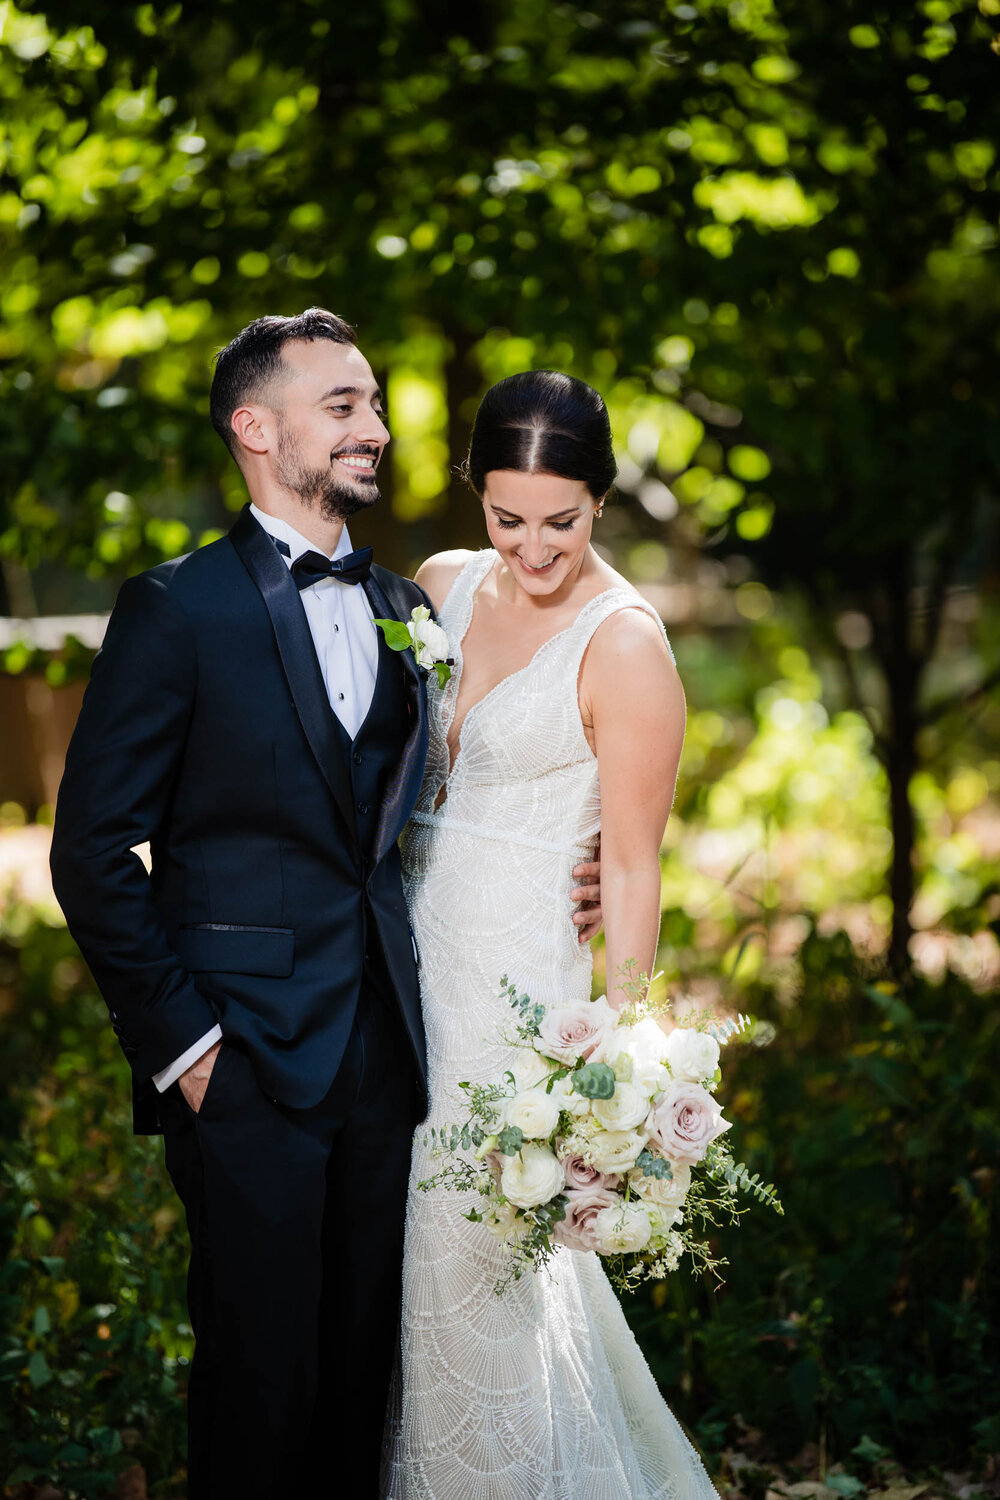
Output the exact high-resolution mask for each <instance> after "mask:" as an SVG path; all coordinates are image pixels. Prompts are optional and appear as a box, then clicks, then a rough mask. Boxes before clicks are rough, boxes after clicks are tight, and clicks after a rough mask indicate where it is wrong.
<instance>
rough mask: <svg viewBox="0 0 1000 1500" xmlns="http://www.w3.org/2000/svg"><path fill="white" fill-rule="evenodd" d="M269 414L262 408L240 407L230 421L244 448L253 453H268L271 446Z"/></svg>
mask: <svg viewBox="0 0 1000 1500" xmlns="http://www.w3.org/2000/svg"><path fill="white" fill-rule="evenodd" d="M267 415H268V414H267V413H266V412H265V411H264V408H263V407H260V406H238V407H237V408H236V410H235V411H234V412H233V414H232V416H231V417H230V419H229V422H230V426H231V427H232V429H233V432H234V433H235V434H236V437H237V439H238V441H239V443H240V446H241V447H242V448H247V449H249V451H250V452H251V453H266V452H267V451H268V449H269V448H270V446H271V443H270V437H269V434H268V431H267V428H268V422H267Z"/></svg>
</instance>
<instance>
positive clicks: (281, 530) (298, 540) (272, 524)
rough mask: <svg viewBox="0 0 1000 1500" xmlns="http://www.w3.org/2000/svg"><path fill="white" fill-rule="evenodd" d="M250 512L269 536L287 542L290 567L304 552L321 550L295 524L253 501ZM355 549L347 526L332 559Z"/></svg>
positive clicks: (287, 561)
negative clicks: (270, 512)
mask: <svg viewBox="0 0 1000 1500" xmlns="http://www.w3.org/2000/svg"><path fill="white" fill-rule="evenodd" d="M250 514H251V515H252V516H253V518H254V520H255V521H256V522H257V523H258V525H260V526H262V527H263V528H264V530H265V531H266V532H267V534H268V535H269V536H273V537H276V538H277V540H278V541H279V542H284V543H285V545H286V546H287V548H288V551H289V556H288V557H286V558H285V561H286V563H287V564H288V566H289V567H291V566H292V563H293V562H294V561H295V559H296V558H297V557H301V556H302V554H303V553H304V552H318V551H319V550H320V549H319V548H318V547H317V546H315V544H314V543H313V542H307V541H306V539H305V537H304V536H303V535H302V533H301V532H299V531H296V530H295V527H294V526H289V524H288V522H287V521H283V520H282V519H281V517H280V516H271V515H268V513H267V511H265V510H258V509H257V507H256V505H254V504H253V502H252V501H251V503H250ZM353 550H354V548H353V547H352V546H351V538H350V537H349V536H348V534H347V527H346V526H345V527H344V529H343V531H342V532H341V533H340V541H339V542H338V543H337V546H336V549H335V551H334V553H333V556H332V557H331V559H330V560H331V562H335V561H336V559H337V558H338V557H346V556H347V554H348V553H349V552H353ZM324 555H325V554H324Z"/></svg>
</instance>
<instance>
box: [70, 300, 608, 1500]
mask: <svg viewBox="0 0 1000 1500" xmlns="http://www.w3.org/2000/svg"><path fill="white" fill-rule="evenodd" d="M211 416H212V423H213V426H214V427H215V429H216V431H217V432H218V433H219V435H220V436H221V437H222V439H223V441H224V442H225V443H226V444H227V446H228V448H229V450H230V452H231V453H232V455H233V457H234V459H235V460H236V462H237V464H238V465H239V467H240V469H241V471H242V473H243V476H244V479H245V480H246V484H247V488H248V490H249V493H250V497H251V501H252V503H251V504H250V505H249V506H248V507H247V508H246V509H245V510H244V511H243V512H242V514H241V515H240V517H239V519H238V520H237V522H236V524H235V526H234V527H233V529H232V531H231V532H230V534H229V536H228V537H226V538H224V539H223V540H221V541H218V542H215V543H213V544H212V545H210V546H208V547H205V548H203V549H202V550H200V551H198V552H195V553H192V554H191V555H190V556H188V557H183V558H178V559H176V560H175V561H173V562H169V563H164V564H163V565H162V566H160V567H158V568H154V569H153V570H152V571H151V572H149V573H145V574H142V575H141V576H139V577H136V578H132V579H130V580H129V581H128V582H127V583H126V584H125V585H124V587H123V588H122V590H121V593H120V594H119V597H118V602H117V604H116V607H115V610H114V613H113V615H112V617H111V622H110V624H109V626H108V632H107V636H106V638H105V642H104V646H103V648H102V650H101V652H100V654H99V656H98V658H97V660H96V661H95V663H94V672H93V677H92V680H91V684H90V687H89V688H88V691H87V694H86V697H85V700H84V704H83V709H82V711H81V714H80V719H79V723H78V725H77V729H76V732H75V734H74V736H73V741H72V744H71V745H70V749H69V754H68V757H67V763H66V774H65V778H64V780H63V784H62V788H61V791H60V795H59V804H58V811H57V815H56V824H55V831H54V837H53V846H52V873H53V881H54V885H55V889H56V894H57V895H58V898H59V901H60V903H61V904H62V907H63V910H64V911H65V913H66V917H67V920H68V922H69V926H70V930H71V931H72V933H73V936H74V937H75V938H76V940H77V942H78V943H79V945H80V948H81V949H82V951H83V954H84V957H85V958H86V959H87V962H88V963H89V965H90V967H91V969H92V971H93V973H94V976H95V978H96V980H97V983H98V985H99V986H100V988H101V991H102V993H103V995H104V997H105V999H106V1001H107V1003H108V1007H109V1009H110V1012H111V1019H112V1023H113V1025H114V1029H115V1032H116V1034H117V1035H118V1038H119V1040H120V1042H121V1045H122V1048H123V1050H124V1052H125V1055H126V1057H127V1058H128V1060H129V1062H130V1064H131V1067H132V1072H133V1083H134V1088H133V1093H134V1114H135V1128H136V1130H137V1131H138V1132H141V1133H152V1132H155V1131H157V1130H162V1132H163V1135H164V1138H165V1151H166V1161H167V1166H168V1169H169V1171H170V1175H171V1177H172V1179H173V1182H174V1185H175V1187H176V1189H177V1192H178V1194H179V1195H180V1197H181V1199H182V1201H183V1203H184V1207H185V1211H186V1214H187V1222H188V1228H189V1231H190V1235H191V1247H192V1249H191V1268H190V1275H189V1287H188V1293H189V1302H190V1310H191V1322H192V1325H193V1327H194V1331H195V1336H196V1340H197V1353H196V1356H195V1360H194V1365H193V1368H192V1371H191V1378H190V1385H189V1393H188V1407H189V1413H188V1415H189V1437H190V1444H189V1489H188V1497H189V1500H280V1497H283V1496H286V1495H292V1494H296V1495H297V1494H303V1495H305V1494H313V1493H315V1494H317V1495H321V1494H326V1493H329V1492H330V1491H331V1490H332V1489H333V1488H335V1487H338V1486H339V1487H341V1488H342V1487H343V1483H344V1476H343V1463H344V1458H345V1455H346V1454H349V1455H350V1468H351V1471H352V1477H353V1475H361V1476H363V1478H362V1479H361V1480H360V1481H358V1480H355V1481H354V1482H353V1484H352V1488H351V1494H352V1496H358V1497H359V1500H368V1497H374V1496H375V1495H376V1493H377V1485H378V1470H379V1458H380V1447H381V1434H382V1424H383V1414H384V1410H385V1404H386V1394H387V1388H388V1383H389V1377H390V1372H391V1365H392V1356H393V1351H394V1347H395V1339H396V1326H397V1316H398V1303H399V1286H400V1265H401V1258H402V1247H403V1216H404V1208H405V1201H406V1183H407V1175H408V1168H409V1158H410V1143H411V1138H412V1133H413V1128H414V1126H415V1124H416V1122H417V1121H418V1120H420V1119H421V1118H422V1117H423V1115H424V1114H425V1112H426V1107H427V1093H426V1059H425V1047H424V1037H423V1030H422V1026H421V1020H420V1004H419V990H418V981H417V963H418V961H419V960H418V955H417V951H416V946H415V943H414V940H413V937H412V934H411V932H410V929H409V925H408V922H407V913H406V905H405V901H404V898H403V890H402V883H401V871H400V859H399V853H398V850H397V847H396V839H397V837H398V835H399V833H400V831H401V829H402V827H403V825H404V823H405V822H406V819H407V817H408V816H409V813H410V811H411V810H412V807H413V804H414V801H415V798H416V796H417V792H418V790H419V787H420V781H421V776H422V773H423V768H424V758H425V750H426V743H427V717H426V715H427V707H426V693H425V683H424V680H423V675H422V672H421V670H420V669H419V668H418V667H417V665H416V663H415V661H414V658H413V655H412V653H411V652H410V651H403V652H399V653H397V652H393V651H390V650H389V649H388V648H387V646H386V643H385V641H384V639H383V637H382V635H381V633H380V632H379V631H378V630H377V629H376V628H375V627H374V625H373V623H372V621H373V619H375V618H386V617H388V618H396V619H401V620H408V619H409V616H410V612H411V610H412V609H413V608H414V606H416V605H421V604H424V603H426V602H428V601H427V599H426V596H425V595H424V593H423V591H422V590H421V589H420V588H418V587H417V585H416V584H413V583H410V582H409V581H407V580H406V579H403V578H399V577H397V576H396V575H395V574H393V573H390V572H388V571H387V570H385V569H384V568H380V567H378V566H376V565H373V564H372V561H371V549H370V548H369V547H364V548H362V549H361V550H360V551H357V552H355V551H352V550H351V543H350V540H349V538H348V535H347V530H346V527H345V521H346V520H347V519H348V518H349V517H351V516H353V515H354V514H355V513H356V512H358V511H361V510H363V509H365V508H367V507H369V506H371V505H372V504H374V502H375V501H376V500H377V499H378V489H377V483H376V469H377V466H378V462H379V459H380V458H381V456H382V453H383V451H384V449H385V445H386V443H387V442H388V440H389V434H388V432H387V430H386V427H385V422H384V417H383V412H382V406H381V395H380V392H379V389H378V386H377V385H376V383H375V379H374V377H373V375H372V371H371V368H370V366H369V365H368V362H367V360H366V359H365V358H364V356H363V355H362V353H361V351H360V350H359V349H358V347H357V345H356V342H355V337H354V333H353V330H352V329H351V328H350V327H349V326H348V325H347V324H346V323H344V322H343V321H342V320H341V319H340V318H338V317H336V316H334V314H332V313H330V312H326V311H324V310H323V309H319V308H312V309H310V310H308V311H307V312H304V313H302V314H301V315H299V316H298V317H292V318H283V317H264V318H259V319H257V320H256V321H255V322H253V323H251V324H250V325H249V326H248V327H247V328H245V329H244V330H243V331H242V333H240V334H238V335H237V337H236V338H235V339H234V340H233V341H232V343H230V344H229V345H228V346H227V347H226V348H225V349H224V350H223V351H222V352H221V354H220V355H219V357H218V361H217V364H216V370H215V376H214V380H213V384H212V394H211ZM147 840H148V841H149V843H150V845H151V852H152V874H151V875H150V876H148V877H147V874H146V871H145V868H144V866H143V864H142V863H141V861H140V860H139V858H138V856H137V855H136V854H134V853H133V852H131V851H132V850H133V849H134V848H135V846H137V845H140V844H143V843H145V842H146V841H147ZM590 873H592V870H590V869H586V867H584V868H581V869H579V870H578V871H577V874H578V875H582V874H590ZM592 893H593V887H591V888H590V889H589V890H587V891H583V890H577V891H574V892H573V893H572V895H573V897H574V898H581V899H582V898H584V897H585V896H589V895H591V894H592ZM597 917H598V913H597V912H596V911H594V912H589V911H588V912H584V911H582V910H581V911H578V912H577V914H576V916H575V919H574V920H576V921H577V923H578V924H580V925H581V933H582V934H583V935H587V934H588V932H589V930H592V927H593V923H594V921H595V920H596V919H597Z"/></svg>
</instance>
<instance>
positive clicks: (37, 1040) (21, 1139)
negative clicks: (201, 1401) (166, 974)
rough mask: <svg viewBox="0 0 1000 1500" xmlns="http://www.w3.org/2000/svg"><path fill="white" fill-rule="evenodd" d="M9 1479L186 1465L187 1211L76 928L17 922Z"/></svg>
mask: <svg viewBox="0 0 1000 1500" xmlns="http://www.w3.org/2000/svg"><path fill="white" fill-rule="evenodd" d="M0 1038H2V1043H0V1159H2V1163H3V1165H2V1176H0V1481H5V1482H6V1483H8V1484H17V1483H19V1482H21V1481H29V1480H35V1479H39V1480H41V1479H45V1478H49V1479H52V1480H53V1481H55V1482H56V1483H57V1484H58V1485H59V1486H60V1487H64V1488H66V1489H67V1490H69V1491H71V1492H72V1493H74V1494H77V1495H82V1496H86V1497H88V1500H93V1497H97V1496H100V1495H104V1494H107V1493H108V1491H109V1490H110V1488H111V1487H112V1485H113V1484H114V1479H115V1474H116V1472H118V1471H119V1470H121V1469H122V1468H124V1467H126V1465H127V1464H129V1463H131V1462H134V1461H135V1460H136V1459H137V1458H138V1459H140V1460H142V1461H143V1462H144V1463H145V1464H146V1465H147V1466H148V1468H149V1470H150V1472H151V1474H155V1475H157V1476H158V1477H163V1478H167V1477H169V1476H170V1475H171V1474H173V1473H175V1472H176V1471H177V1470H178V1468H179V1466H180V1465H181V1464H182V1462H183V1451H184V1439H183V1431H184V1409H183V1365H184V1364H185V1363H186V1361H187V1359H188V1358H189V1356H190V1353H191V1348H192V1339H191V1330H190V1328H189V1327H188V1326H187V1323H186V1317H187V1315H186V1312H185V1309H184V1281H185V1275H186V1246H185V1243H184V1234H183V1215H182V1211H181V1209H180V1206H179V1204H178V1203H177V1201H176V1199H175V1198H174V1197H173V1194H172V1191H171V1189H170V1185H169V1181H168V1179H167V1177H166V1174H165V1172H164V1169H163V1165H162V1161H161V1147H160V1144H159V1142H151V1141H148V1140H137V1139H134V1138H133V1137H132V1134H131V1109H130V1100H131V1089H130V1084H129V1073H128V1067H127V1065H126V1064H125V1062H124V1059H123V1058H122V1057H121V1054H120V1052H119V1050H118V1046H117V1043H116V1042H115V1040H114V1037H113V1036H112V1035H111V1033H110V1029H109V1027H108V1022H107V1011H106V1008H105V1006H104V1004H103V1002H102V1001H101V1000H100V998H99V997H98V995H97V994H96V992H95V989H94V986H93V981H92V980H91V979H90V976H89V974H88V973H87V970H86V968H85V967H84V965H83V963H82V961H81V959H80V957H79V953H78V952H77V950H76V947H75V945H74V944H73V942H72V941H71V939H70V937H69V935H68V933H67V932H66V929H65V927H63V926H61V925H51V919H50V920H49V921H47V920H46V919H45V918H44V917H43V916H42V915H41V914H39V913H36V912H33V911H31V910H29V909H28V908H26V907H24V906H9V907H8V908H7V909H6V911H5V912H4V915H3V920H2V923H0Z"/></svg>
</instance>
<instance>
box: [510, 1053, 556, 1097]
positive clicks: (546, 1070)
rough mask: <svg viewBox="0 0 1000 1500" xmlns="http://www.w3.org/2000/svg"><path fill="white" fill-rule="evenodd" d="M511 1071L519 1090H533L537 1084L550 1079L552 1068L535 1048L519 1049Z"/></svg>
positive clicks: (515, 1054)
mask: <svg viewBox="0 0 1000 1500" xmlns="http://www.w3.org/2000/svg"><path fill="white" fill-rule="evenodd" d="M509 1071H510V1072H511V1073H513V1075H514V1083H515V1085H516V1087H517V1088H518V1089H533V1088H534V1086H535V1084H536V1083H541V1082H543V1080H544V1079H546V1078H548V1076H549V1074H550V1073H551V1072H552V1067H551V1065H550V1064H549V1063H547V1062H546V1061H545V1059H544V1057H539V1055H538V1053H537V1052H536V1051H535V1049H534V1047H518V1049H517V1051H516V1052H515V1053H514V1060H513V1062H512V1063H511V1065H510V1069H509Z"/></svg>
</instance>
